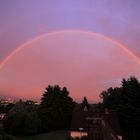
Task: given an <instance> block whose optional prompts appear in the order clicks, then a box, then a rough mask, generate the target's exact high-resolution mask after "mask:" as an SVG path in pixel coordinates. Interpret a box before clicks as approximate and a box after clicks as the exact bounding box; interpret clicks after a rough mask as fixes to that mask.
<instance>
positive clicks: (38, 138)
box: [19, 130, 69, 140]
mask: <svg viewBox="0 0 140 140" xmlns="http://www.w3.org/2000/svg"><path fill="white" fill-rule="evenodd" d="M68 136H69V131H65V130H63V131H53V132H49V133H43V134H38V135H34V136H22V137H19V139H20V140H66V139H67V138H68Z"/></svg>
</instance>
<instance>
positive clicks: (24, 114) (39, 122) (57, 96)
mask: <svg viewBox="0 0 140 140" xmlns="http://www.w3.org/2000/svg"><path fill="white" fill-rule="evenodd" d="M74 105H75V103H74V101H73V100H72V98H71V97H70V96H69V92H68V90H67V88H66V87H63V88H62V89H61V88H60V87H59V86H58V85H55V86H48V87H47V88H46V90H45V92H44V94H43V96H42V98H41V104H40V105H36V104H34V102H32V101H26V102H23V101H22V100H20V101H19V102H17V103H16V104H15V106H14V107H13V108H12V109H11V110H10V111H9V112H8V113H7V115H6V116H5V118H4V120H3V126H4V130H5V131H6V132H7V133H9V134H12V135H25V134H26V135H31V134H36V133H40V132H48V131H51V130H55V129H69V128H70V124H71V117H72V111H73V108H74Z"/></svg>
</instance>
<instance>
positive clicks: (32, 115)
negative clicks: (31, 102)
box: [24, 110, 41, 134]
mask: <svg viewBox="0 0 140 140" xmlns="http://www.w3.org/2000/svg"><path fill="white" fill-rule="evenodd" d="M40 129H41V120H40V118H39V116H38V114H37V112H36V111H35V110H32V111H31V112H29V113H27V114H26V116H25V124H24V132H25V134H36V133H38V132H40Z"/></svg>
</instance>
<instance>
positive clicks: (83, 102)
mask: <svg viewBox="0 0 140 140" xmlns="http://www.w3.org/2000/svg"><path fill="white" fill-rule="evenodd" d="M85 107H86V109H87V110H88V109H89V103H88V100H87V98H86V97H84V99H83V101H82V107H81V109H82V110H83V109H84V108H85Z"/></svg>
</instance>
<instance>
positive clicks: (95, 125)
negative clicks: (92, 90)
mask: <svg viewBox="0 0 140 140" xmlns="http://www.w3.org/2000/svg"><path fill="white" fill-rule="evenodd" d="M70 136H71V137H72V138H76V137H79V138H81V137H86V138H87V139H88V140H122V134H121V129H120V126H119V120H118V117H117V113H116V112H113V111H112V112H110V111H106V110H98V111H97V110H95V108H94V106H92V105H90V108H87V107H86V106H85V107H84V108H83V109H81V105H77V106H76V107H75V109H74V111H73V117H72V123H71V133H70Z"/></svg>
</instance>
